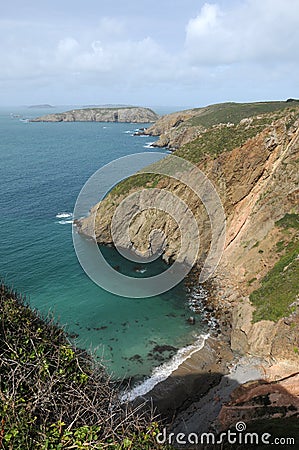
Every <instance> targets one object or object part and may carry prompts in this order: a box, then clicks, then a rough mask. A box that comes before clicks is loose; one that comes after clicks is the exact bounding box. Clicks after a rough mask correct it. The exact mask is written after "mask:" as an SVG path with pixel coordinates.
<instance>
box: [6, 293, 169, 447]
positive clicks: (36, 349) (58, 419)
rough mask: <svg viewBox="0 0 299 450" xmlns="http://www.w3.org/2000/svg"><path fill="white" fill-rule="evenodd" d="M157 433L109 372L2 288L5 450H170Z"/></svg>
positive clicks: (49, 322) (145, 415)
mask: <svg viewBox="0 0 299 450" xmlns="http://www.w3.org/2000/svg"><path fill="white" fill-rule="evenodd" d="M157 432H158V423H157V422H155V421H154V419H153V418H152V416H151V414H150V412H149V413H141V409H140V408H139V409H138V408H136V409H133V407H132V406H130V405H128V404H121V403H120V401H119V390H118V386H117V385H116V384H115V383H112V382H111V380H110V379H109V377H108V376H107V374H106V372H105V370H104V369H103V367H101V366H100V365H96V364H95V363H94V361H93V360H92V359H91V357H90V356H89V355H88V354H87V353H86V352H84V351H81V350H79V349H77V348H75V347H74V346H72V345H70V343H69V342H68V340H67V338H66V335H65V333H64V331H63V330H62V329H61V328H59V327H58V326H57V325H56V324H54V323H53V321H51V320H50V319H47V320H45V319H43V318H41V317H40V316H39V315H38V314H37V313H36V312H34V311H32V310H31V309H30V308H29V306H27V305H26V304H25V303H24V302H23V300H22V298H20V297H19V296H18V295H17V294H16V293H14V292H12V291H10V290H9V289H7V288H6V287H5V286H4V285H3V284H2V285H0V448H2V449H9V450H10V449H13V450H29V449H30V450H32V449H35V450H36V449H49V450H50V449H51V450H54V449H55V450H57V449H86V448H88V449H110V450H121V449H131V450H152V449H162V448H165V449H166V448H167V447H165V446H163V447H162V446H160V445H158V444H156V440H155V435H156V434H157Z"/></svg>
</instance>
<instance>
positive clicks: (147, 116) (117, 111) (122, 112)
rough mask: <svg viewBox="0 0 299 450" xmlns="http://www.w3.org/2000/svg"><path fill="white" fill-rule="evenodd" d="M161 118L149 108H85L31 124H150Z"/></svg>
mask: <svg viewBox="0 0 299 450" xmlns="http://www.w3.org/2000/svg"><path fill="white" fill-rule="evenodd" d="M158 118H159V116H158V114H156V113H155V112H154V111H152V110H151V109H149V108H139V107H122V108H112V107H111V108H110V107H109V108H83V109H73V110H71V111H66V112H63V113H56V114H47V115H45V116H41V117H37V118H36V119H32V120H31V122H128V123H150V122H155V121H156V120H157V119H158Z"/></svg>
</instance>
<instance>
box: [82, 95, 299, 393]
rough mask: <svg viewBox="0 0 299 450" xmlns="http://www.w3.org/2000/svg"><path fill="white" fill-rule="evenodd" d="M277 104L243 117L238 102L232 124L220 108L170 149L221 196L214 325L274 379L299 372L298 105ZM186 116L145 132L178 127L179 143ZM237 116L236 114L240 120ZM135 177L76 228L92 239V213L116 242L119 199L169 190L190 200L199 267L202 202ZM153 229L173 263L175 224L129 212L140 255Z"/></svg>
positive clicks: (205, 225) (206, 240)
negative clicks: (222, 232)
mask: <svg viewBox="0 0 299 450" xmlns="http://www.w3.org/2000/svg"><path fill="white" fill-rule="evenodd" d="M282 103H283V102H281V103H280V104H279V105H278V107H277V109H276V110H275V111H271V112H266V113H263V114H261V113H259V114H257V115H253V116H248V117H243V116H244V108H241V110H240V111H239V115H237V113H236V111H235V112H234V115H235V119H234V123H233V122H232V121H231V117H230V118H229V121H228V122H226V123H225V122H223V115H222V113H221V114H220V113H219V114H220V116H221V121H220V123H212V125H211V124H206V127H203V125H202V124H200V125H198V126H194V127H193V128H194V130H193V131H194V133H195V134H196V138H194V135H195V134H194V135H193V137H192V139H191V134H190V135H188V139H187V141H186V143H185V144H182V145H179V148H178V149H177V150H176V152H175V153H174V154H175V155H178V156H180V157H183V158H185V159H187V160H189V161H191V162H192V163H194V164H196V165H197V166H198V167H199V168H200V169H201V170H202V171H203V172H204V173H205V174H206V175H207V176H208V178H209V179H210V181H211V182H212V183H213V185H214V186H215V187H216V189H217V192H218V194H219V196H220V198H221V201H222V204H223V207H224V210H225V214H226V219H227V223H226V227H227V233H226V243H225V248H224V252H223V254H222V258H221V261H220V264H219V265H218V268H217V270H216V272H215V274H214V277H213V279H212V280H211V281H210V286H211V287H212V290H211V293H212V295H211V299H210V301H211V303H212V305H213V308H214V310H215V312H216V315H217V316H218V318H219V321H220V323H225V326H226V327H228V328H229V329H230V332H229V343H230V348H231V350H232V351H233V353H234V354H235V355H241V356H243V357H250V358H252V357H255V358H256V357H258V358H261V359H262V360H263V361H264V362H265V365H264V366H263V370H264V372H265V373H264V375H265V379H267V380H269V381H270V382H272V381H273V380H277V379H281V378H284V377H288V376H290V375H292V374H294V373H296V372H299V292H298V279H299V264H298V263H299V261H298V253H299V244H298V235H299V215H298V214H299V207H298V203H299V202H298V200H299V188H298V181H299V175H298V173H299V171H298V162H299V107H298V106H297V105H292V106H291V107H290V105H288V107H286V106H285V104H283V107H282V105H281V104H282ZM272 106H273V105H272ZM247 112H248V108H247ZM189 114H190V113H189V112H183V113H176V114H173V115H171V122H169V117H167V118H162V119H161V120H159V121H158V122H157V124H156V125H155V126H154V128H152V129H151V130H152V131H151V133H153V129H155V130H156V132H157V133H158V132H159V133H162V134H163V133H164V134H166V133H168V136H169V133H170V134H171V133H172V134H171V136H172V137H173V136H174V134H173V133H174V130H175V133H177V134H176V138H175V139H176V142H184V141H185V138H186V131H185V128H184V127H182V124H184V123H185V122H188V120H190V115H189ZM237 116H238V117H239V118H240V117H241V118H240V120H239V121H238V122H237V121H236V117H237ZM188 117H189V118H188ZM217 120H220V119H219V115H218V119H217V117H216V118H215V117H214V119H213V120H212V118H211V117H210V118H209V121H210V122H211V121H212V122H213V121H214V122H217ZM180 121H182V122H180ZM178 122H180V124H178ZM170 124H172V125H171V127H170V128H169V125H170ZM207 125H208V126H207ZM155 127H156V128H155ZM179 127H181V128H180V129H181V132H180V131H179ZM167 130H168V131H167ZM171 130H172V131H171ZM192 133H193V132H192ZM189 139H191V140H189ZM172 143H173V142H172ZM164 163H165V164H167V158H165V160H164V162H162V164H164ZM141 176H143V177H144V175H136V177H135V181H134V178H133V179H131V181H130V182H126V181H125V182H123V183H122V184H121V185H120V186H119V187H118V188H116V189H115V190H114V191H112V192H111V193H110V194H109V195H108V196H107V197H106V199H104V200H103V201H102V202H101V203H99V204H98V205H96V206H95V207H94V208H93V209H92V210H91V214H90V216H89V217H87V218H86V219H83V220H82V221H80V222H79V223H78V227H79V229H80V230H81V232H83V233H85V234H87V235H88V234H89V235H91V234H92V233H93V225H92V223H93V220H94V219H95V234H96V238H97V241H98V242H99V243H104V244H106V243H112V238H111V232H110V222H111V219H112V216H113V214H114V211H115V210H116V207H117V205H119V204H120V202H121V201H122V200H123V199H124V198H125V197H126V196H127V195H128V194H129V193H133V192H135V191H138V190H140V189H141V188H140V185H141V186H143V187H144V188H151V187H156V188H160V189H166V190H169V191H171V192H173V193H175V194H176V195H177V196H178V197H179V198H181V199H182V200H183V201H184V202H186V204H187V205H188V206H189V208H190V209H191V210H192V212H193V215H194V217H195V219H196V221H197V223H198V227H199V230H200V241H201V247H200V252H199V254H198V264H199V266H200V264H201V261H202V260H203V259H204V257H205V255H206V254H207V252H208V251H209V246H210V243H211V231H210V222H209V217H208V216H207V213H206V211H205V208H204V206H203V204H202V203H201V201H200V200H199V199H198V198H197V197H196V196H195V195H194V192H192V190H190V189H189V188H188V187H186V185H183V184H182V183H180V182H178V181H177V180H174V179H171V178H167V177H161V176H160V177H157V176H156V177H155V178H154V179H148V178H146V179H140V178H139V177H141ZM140 180H141V181H142V182H141V181H140ZM153 229H160V230H162V231H163V233H165V235H166V236H167V239H168V242H167V246H166V250H165V252H164V255H163V257H164V259H165V260H166V261H171V260H175V259H176V258H177V255H178V251H179V247H180V242H181V240H180V230H179V227H178V225H177V223H176V222H175V221H174V220H172V219H171V218H170V217H169V216H168V215H165V214H163V213H162V212H159V211H158V212H157V211H155V212H153V211H151V210H148V211H143V212H141V213H140V214H139V215H138V216H137V217H135V218H134V220H133V221H132V223H131V226H130V237H131V240H132V242H133V243H134V245H135V246H136V247H137V248H139V249H140V251H146V249H147V248H148V236H149V233H150V231H151V230H153ZM263 389H264V388H263ZM261 392H262V391H261Z"/></svg>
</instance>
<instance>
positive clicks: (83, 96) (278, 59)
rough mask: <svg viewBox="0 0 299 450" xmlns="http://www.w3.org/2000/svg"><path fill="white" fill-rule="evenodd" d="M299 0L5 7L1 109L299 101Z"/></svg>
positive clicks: (0, 37)
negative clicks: (12, 106)
mask: <svg viewBox="0 0 299 450" xmlns="http://www.w3.org/2000/svg"><path fill="white" fill-rule="evenodd" d="M298 44H299V0H263V1H261V0H227V1H220V0H219V1H217V0H216V1H212V0H211V1H201V0H197V1H195V0H181V1H178V0H172V1H170V0H163V1H162V0H160V1H157V0H152V1H147V2H143V1H141V0H139V1H136V0H133V1H128V2H124V1H121V0H114V1H111V0H110V1H106V0H104V1H99V0H98V1H95V0H86V1H82V0H81V1H77V0H72V1H69V0H64V1H57V0H52V1H51V2H40V1H30V0H27V1H24V0H23V1H17V0H11V1H9V2H5V4H4V5H1V16H0V61H1V71H0V104H2V105H17V104H36V103H51V104H54V105H61V104H65V105H66V104H78V105H79V104H103V103H128V104H138V105H157V106H168V105H169V106H202V105H206V104H210V103H215V102H222V101H255V100H257V101H258V100H275V99H286V98H288V97H299V93H298V85H299V58H298V47H299V45H298Z"/></svg>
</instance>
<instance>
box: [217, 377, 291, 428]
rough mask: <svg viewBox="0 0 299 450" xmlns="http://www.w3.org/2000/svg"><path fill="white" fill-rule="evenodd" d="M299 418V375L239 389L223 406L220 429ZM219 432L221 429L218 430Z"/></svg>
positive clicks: (248, 384)
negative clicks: (250, 423) (236, 424)
mask: <svg viewBox="0 0 299 450" xmlns="http://www.w3.org/2000/svg"><path fill="white" fill-rule="evenodd" d="M290 417H296V418H297V419H298V417H299V374H295V375H293V376H291V377H288V378H286V379H283V380H280V381H277V382H272V383H267V382H266V381H263V380H260V381H257V382H249V383H246V384H243V385H242V386H240V387H238V388H237V389H236V390H235V391H234V392H233V393H232V394H231V400H230V401H229V402H228V403H227V404H226V405H224V406H223V407H222V409H221V412H220V414H219V417H218V428H220V429H221V430H225V429H227V428H229V427H230V426H231V425H234V424H235V423H237V422H239V421H242V422H245V423H246V424H248V423H249V422H251V421H252V420H255V421H256V419H257V418H258V420H259V421H261V420H269V419H285V418H290ZM219 431H220V430H219Z"/></svg>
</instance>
